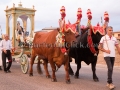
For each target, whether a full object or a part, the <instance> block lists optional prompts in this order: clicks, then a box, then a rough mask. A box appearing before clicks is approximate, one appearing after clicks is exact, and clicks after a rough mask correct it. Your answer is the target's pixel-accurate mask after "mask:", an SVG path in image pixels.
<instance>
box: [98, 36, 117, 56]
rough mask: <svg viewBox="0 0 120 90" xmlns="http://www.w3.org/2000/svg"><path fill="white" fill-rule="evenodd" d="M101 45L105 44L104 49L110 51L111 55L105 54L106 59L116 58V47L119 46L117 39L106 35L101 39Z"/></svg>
mask: <svg viewBox="0 0 120 90" xmlns="http://www.w3.org/2000/svg"><path fill="white" fill-rule="evenodd" d="M100 43H102V44H103V48H104V49H105V50H108V48H109V50H110V54H108V53H106V52H104V53H103V54H104V57H115V45H117V44H118V42H117V39H116V38H115V37H113V36H112V37H111V38H110V37H109V36H108V35H105V36H103V37H102V38H101V40H100Z"/></svg>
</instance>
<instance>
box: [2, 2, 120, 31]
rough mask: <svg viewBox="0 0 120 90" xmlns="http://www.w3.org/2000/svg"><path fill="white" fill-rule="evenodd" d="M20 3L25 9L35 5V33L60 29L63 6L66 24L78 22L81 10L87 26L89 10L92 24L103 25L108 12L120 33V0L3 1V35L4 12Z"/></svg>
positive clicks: (82, 20)
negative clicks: (102, 21) (78, 11)
mask: <svg viewBox="0 0 120 90" xmlns="http://www.w3.org/2000/svg"><path fill="white" fill-rule="evenodd" d="M20 1H21V2H22V6H23V7H26V8H32V6H33V5H34V6H35V9H36V12H35V30H34V31H39V30H41V29H42V28H45V27H51V26H52V27H58V26H59V24H58V20H59V18H60V8H61V6H65V8H66V17H65V20H66V22H67V21H68V20H69V21H70V22H71V23H75V22H76V20H77V16H76V15H77V9H78V8H81V9H82V19H81V24H82V25H87V14H86V13H87V9H91V12H92V17H93V18H92V20H91V23H92V25H93V26H95V25H96V24H97V23H98V22H99V23H100V24H101V17H103V16H104V12H105V11H107V12H108V13H109V17H110V21H109V25H110V26H113V30H114V31H120V4H119V3H120V0H1V1H0V25H1V28H2V33H5V32H6V25H5V24H6V17H5V16H6V13H5V11H4V10H5V9H6V6H7V5H8V8H11V7H12V6H13V3H14V4H15V6H16V7H17V6H18V4H19V2H20ZM10 22H12V21H10ZM28 23H29V21H28ZM10 25H11V24H10ZM29 25H30V24H29ZM101 25H102V24H101ZM10 27H11V26H10Z"/></svg>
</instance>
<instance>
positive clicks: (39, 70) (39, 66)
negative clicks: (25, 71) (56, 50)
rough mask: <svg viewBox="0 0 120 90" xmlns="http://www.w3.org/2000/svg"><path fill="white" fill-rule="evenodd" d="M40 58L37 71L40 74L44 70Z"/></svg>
mask: <svg viewBox="0 0 120 90" xmlns="http://www.w3.org/2000/svg"><path fill="white" fill-rule="evenodd" d="M40 64H41V63H40V60H38V63H37V72H38V74H43V71H42V68H41V65H40Z"/></svg>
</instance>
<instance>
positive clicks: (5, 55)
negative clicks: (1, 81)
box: [2, 50, 12, 71]
mask: <svg viewBox="0 0 120 90" xmlns="http://www.w3.org/2000/svg"><path fill="white" fill-rule="evenodd" d="M6 51H7V53H4V52H3V51H2V61H3V68H4V71H7V70H9V69H10V67H11V65H12V56H11V52H10V50H6ZM6 58H7V59H8V66H7V67H6Z"/></svg>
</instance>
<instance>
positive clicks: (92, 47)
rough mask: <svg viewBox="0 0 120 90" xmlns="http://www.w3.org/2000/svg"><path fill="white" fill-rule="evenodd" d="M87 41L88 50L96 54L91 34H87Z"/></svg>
mask: <svg viewBox="0 0 120 90" xmlns="http://www.w3.org/2000/svg"><path fill="white" fill-rule="evenodd" d="M87 41H88V45H89V48H90V51H91V52H92V53H93V54H96V53H97V52H96V50H95V48H94V45H93V41H92V37H91V35H88V36H87Z"/></svg>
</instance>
